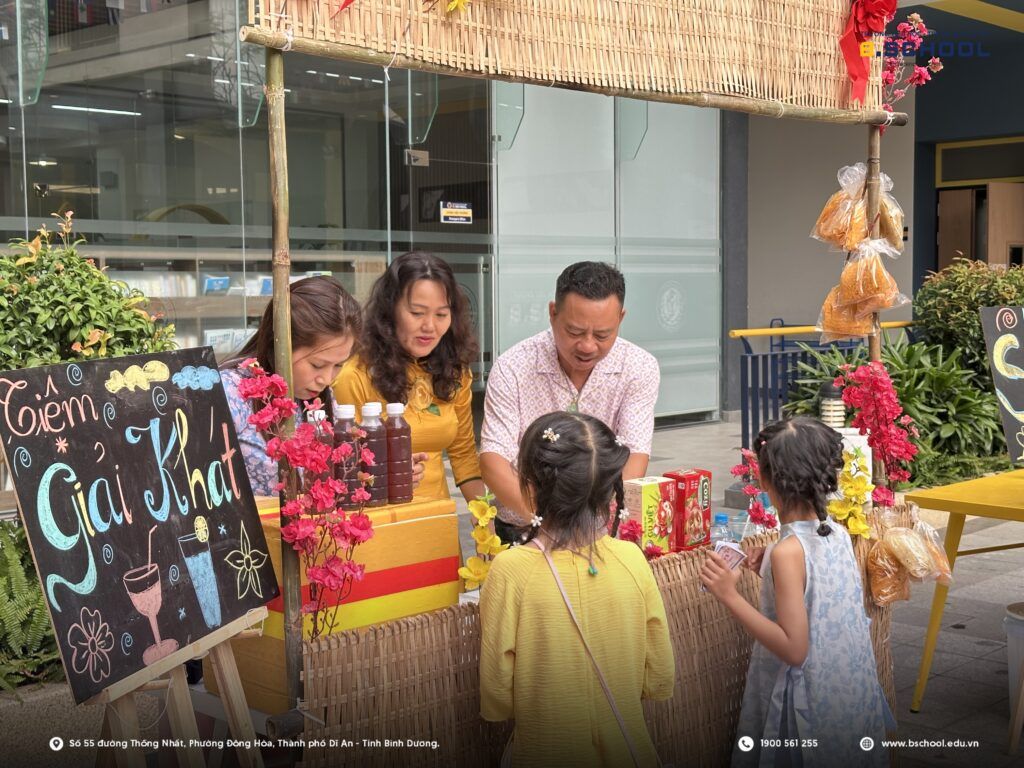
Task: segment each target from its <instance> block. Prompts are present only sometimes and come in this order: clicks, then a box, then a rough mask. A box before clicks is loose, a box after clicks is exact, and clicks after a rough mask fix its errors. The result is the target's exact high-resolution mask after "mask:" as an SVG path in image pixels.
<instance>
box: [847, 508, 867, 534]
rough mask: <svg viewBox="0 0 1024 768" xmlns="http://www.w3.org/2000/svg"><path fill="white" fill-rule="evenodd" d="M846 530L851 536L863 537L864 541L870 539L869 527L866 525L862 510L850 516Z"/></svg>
mask: <svg viewBox="0 0 1024 768" xmlns="http://www.w3.org/2000/svg"><path fill="white" fill-rule="evenodd" d="M846 529H847V530H848V531H849V532H850V535H851V536H863V537H864V538H865V539H870V538H871V526H870V525H868V521H867V519H866V518H865V517H864V512H863V510H862V511H861V512H859V513H856V512H855V513H854V514H852V515H850V517H849V519H848V520H847V521H846Z"/></svg>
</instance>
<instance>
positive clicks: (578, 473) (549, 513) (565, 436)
mask: <svg viewBox="0 0 1024 768" xmlns="http://www.w3.org/2000/svg"><path fill="white" fill-rule="evenodd" d="M627 459H629V448H628V447H627V446H625V445H621V444H620V443H619V442H618V441H617V440H616V437H615V433H614V432H612V431H611V429H609V428H608V427H607V426H606V425H605V424H604V422H602V421H600V420H599V419H595V418H594V417H593V416H588V415H586V414H582V413H568V412H566V411H557V412H555V413H548V414H545V415H544V416H541V417H540V418H538V419H537V420H536V421H534V422H533V423H532V424H531V425H530V426H529V427H527V429H526V432H525V433H524V434H523V438H522V440H521V442H520V447H519V461H518V464H519V467H518V468H519V485H520V489H521V491H522V493H523V498H525V499H529V500H531V501H532V503H533V507H534V509H535V510H536V514H537V515H539V516H541V517H543V519H544V529H545V532H546V533H547V534H548V535H549V536H550V537H551V538H552V540H553V544H554V546H555V548H568V547H570V546H572V545H574V544H576V545H582V544H583V543H584V542H587V543H589V544H590V546H591V547H592V546H593V543H594V542H595V541H596V540H597V538H598V537H599V534H598V531H602V533H601V534H600V535H603V529H604V527H605V526H607V523H608V519H609V515H610V514H611V512H610V503H611V500H612V498H614V499H615V501H616V503H617V509H619V510H622V509H624V508H625V503H624V498H623V488H622V468H623V467H624V466H625V465H626V461H627ZM618 520H619V518H618V515H616V516H615V521H614V522H613V524H612V530H611V532H612V535H613V536H614V535H615V533H616V531H617V529H618ZM538 530H539V529H538V527H537V526H531V527H530V530H529V531H527V532H526V538H525V540H526V541H529V540H530V539H532V538H533V537H534V536H536V535H537V532H538Z"/></svg>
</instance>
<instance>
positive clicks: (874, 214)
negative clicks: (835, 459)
mask: <svg viewBox="0 0 1024 768" xmlns="http://www.w3.org/2000/svg"><path fill="white" fill-rule="evenodd" d="M881 154H882V129H881V128H880V127H879V126H877V125H872V126H870V127H869V128H868V173H867V180H866V190H865V191H866V194H867V219H868V224H869V226H868V234H869V236H870V237H871V238H877V237H878V235H879V232H880V231H881V227H880V225H879V216H878V212H879V208H880V206H881V202H882V179H881V171H882V168H881V166H882V158H881ZM871 325H872V326H873V327H874V328H875V330H876V333H875V334H874V335H873V336H868V359H869V360H871V361H872V362H881V360H882V328H881V324H880V323H879V322H878V313H877V312H875V313H874V314H873V315H872V316H871ZM872 463H873V464H874V466H873V467H872V468H871V482H873V483H874V484H875V485H876V486H883V487H884V486H887V485H888V481H887V480H886V477H885V464H884V463H883V462H882V461H881V460H880V459H875V460H874V461H873V462H872Z"/></svg>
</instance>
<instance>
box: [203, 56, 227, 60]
mask: <svg viewBox="0 0 1024 768" xmlns="http://www.w3.org/2000/svg"><path fill="white" fill-rule="evenodd" d="M206 59H207V61H224V59H222V58H221V57H220V56H207V57H206Z"/></svg>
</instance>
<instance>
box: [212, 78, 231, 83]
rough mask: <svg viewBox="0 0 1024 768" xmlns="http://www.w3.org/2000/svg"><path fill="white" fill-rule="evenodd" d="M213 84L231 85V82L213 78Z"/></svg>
mask: <svg viewBox="0 0 1024 768" xmlns="http://www.w3.org/2000/svg"><path fill="white" fill-rule="evenodd" d="M213 82H215V83H220V84H221V85H231V81H230V80H225V79H224V78H222V77H217V78H214V80H213Z"/></svg>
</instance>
